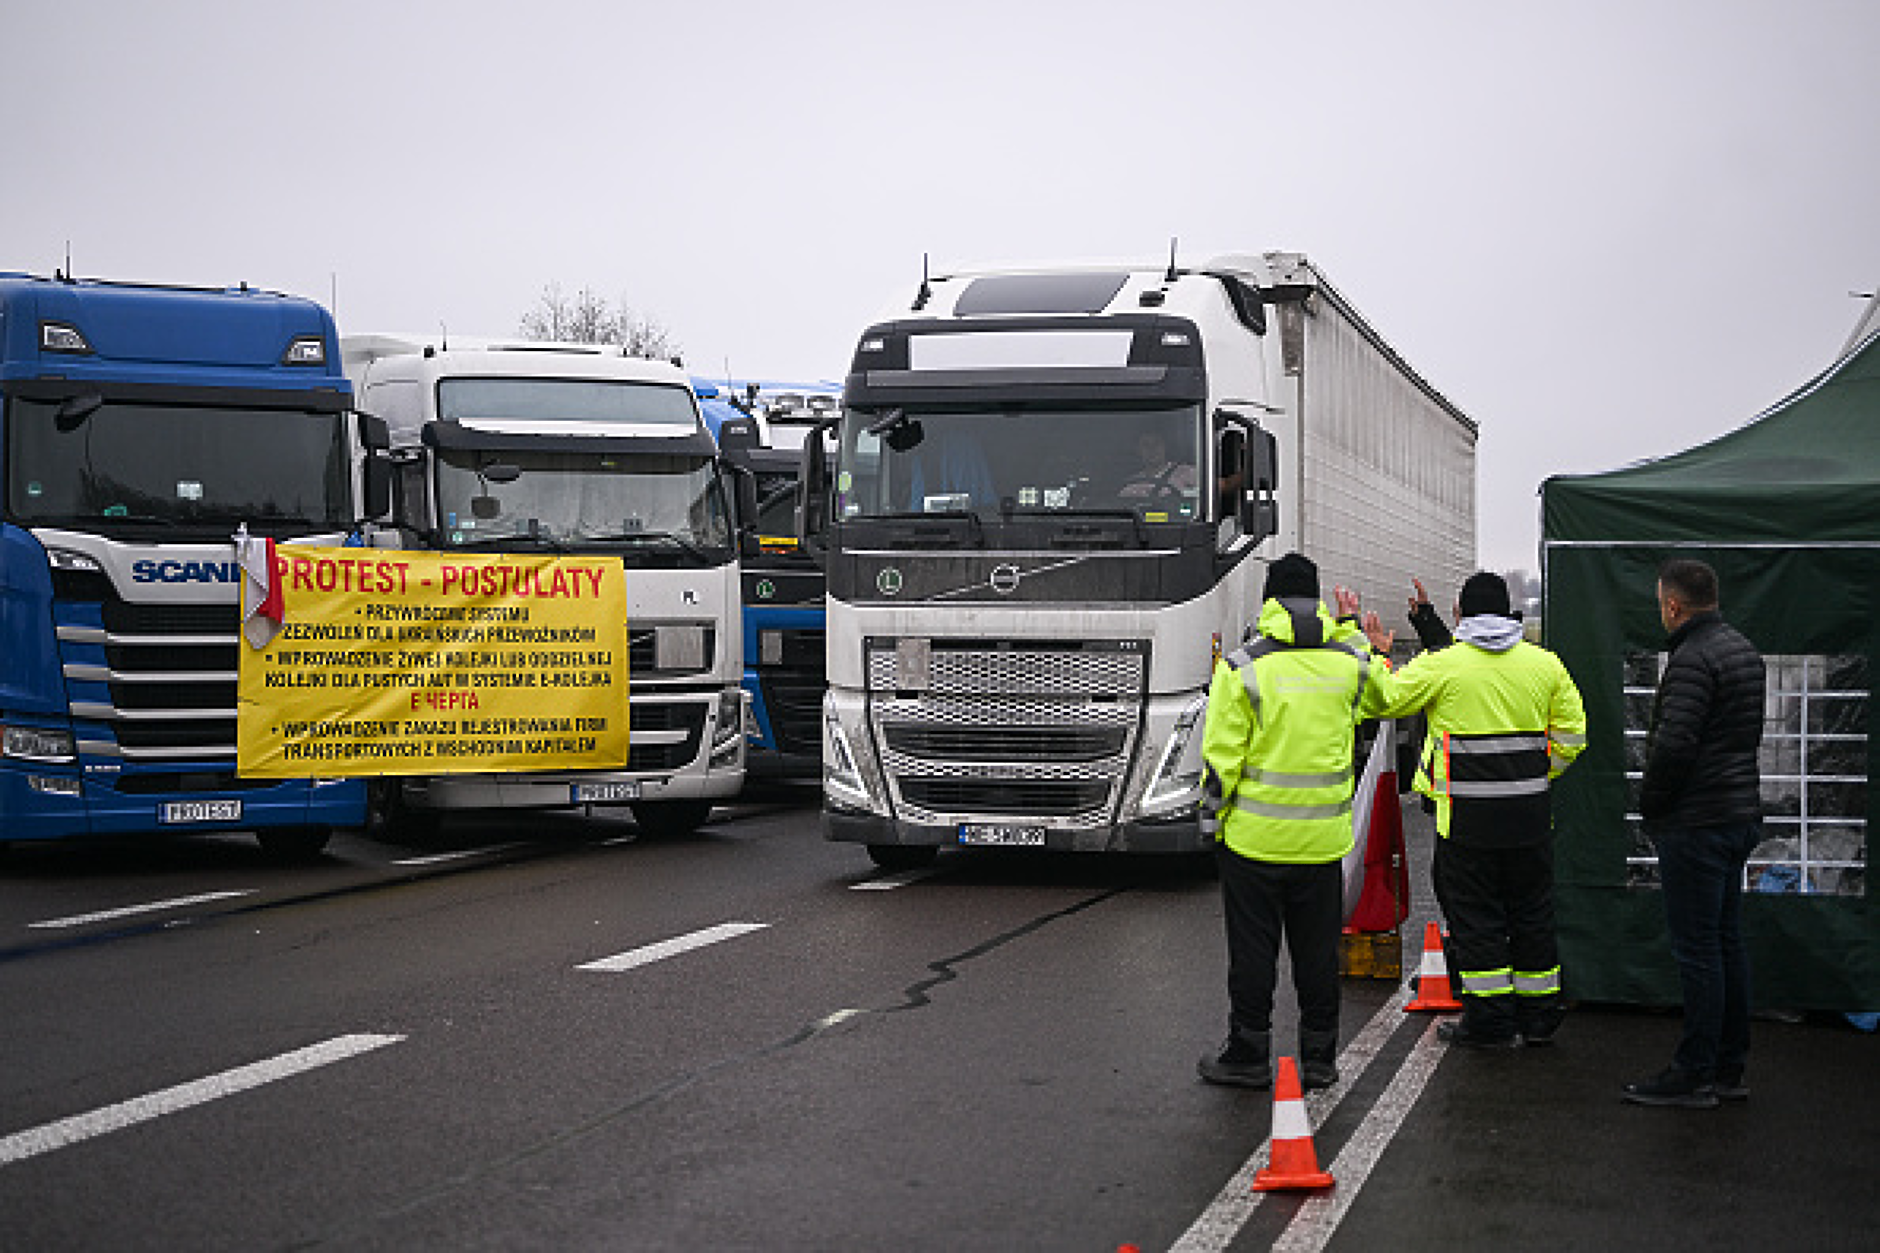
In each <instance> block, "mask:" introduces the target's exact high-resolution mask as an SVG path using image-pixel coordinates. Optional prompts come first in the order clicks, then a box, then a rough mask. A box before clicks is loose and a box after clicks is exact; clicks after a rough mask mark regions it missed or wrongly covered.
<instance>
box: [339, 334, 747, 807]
mask: <svg viewBox="0 0 1880 1253" xmlns="http://www.w3.org/2000/svg"><path fill="white" fill-rule="evenodd" d="M340 351H341V355H342V358H343V360H344V363H345V367H346V372H347V375H348V377H350V378H351V379H352V382H353V386H354V389H355V392H356V395H357V403H358V404H359V407H360V408H361V409H362V410H364V411H365V412H367V413H370V414H372V415H374V416H376V417H379V418H382V419H383V420H384V421H385V423H386V424H387V427H388V429H389V432H390V440H391V457H392V460H393V462H394V467H395V469H394V480H393V481H394V487H395V489H396V490H395V492H394V497H395V501H396V505H395V511H396V516H397V518H398V521H399V524H400V528H401V534H402V538H403V542H404V543H406V544H407V545H408V546H416V547H421V548H427V549H436V550H440V551H446V552H463V551H483V552H579V553H595V552H605V553H610V554H615V555H617V556H618V557H619V559H620V560H621V562H622V563H623V565H624V566H625V568H626V589H627V626H628V675H629V684H630V687H629V694H628V706H629V712H628V717H629V723H628V725H629V739H630V744H629V748H628V757H627V762H626V767H625V769H623V770H619V771H593V770H553V769H544V770H542V771H539V772H530V773H523V774H453V775H437V776H432V777H427V778H403V779H384V780H378V781H375V782H374V783H373V784H372V786H371V788H370V789H369V800H370V804H371V809H372V815H373V821H374V823H375V824H378V825H384V826H387V827H390V826H406V827H421V826H424V825H431V824H434V822H435V819H436V817H437V816H438V815H439V814H440V813H441V812H442V811H445V810H453V809H494V808H518V807H536V808H543V807H563V806H571V805H617V804H625V805H629V806H631V808H632V810H633V815H634V819H635V821H636V822H637V823H638V824H639V826H640V828H641V830H642V831H645V832H647V833H649V834H655V835H680V834H685V833H688V832H690V831H692V830H694V829H696V828H697V827H698V826H699V825H700V824H701V823H703V822H704V821H705V820H706V818H707V816H708V815H709V813H710V811H711V808H712V806H713V804H714V803H716V802H720V801H728V800H730V799H731V798H732V797H734V796H735V795H736V794H737V792H738V790H739V789H740V787H742V786H743V782H744V734H743V726H744V709H743V701H744V697H743V694H742V689H741V688H740V686H739V682H740V680H741V679H742V677H743V672H744V656H743V643H742V636H741V632H740V629H739V534H738V529H737V527H736V525H735V520H734V509H733V503H732V493H731V492H730V491H729V490H728V489H727V484H726V482H725V474H724V472H723V467H722V466H721V464H720V462H719V459H718V454H717V447H716V445H715V444H714V443H713V441H712V438H711V434H710V432H709V431H707V429H706V427H705V424H704V422H703V420H702V419H701V417H700V414H699V408H698V402H697V400H696V398H695V397H694V395H693V392H692V387H691V384H690V381H689V380H688V379H687V377H686V376H685V374H684V373H683V372H682V371H680V370H679V369H677V368H676V367H674V366H671V365H668V364H666V363H664V362H655V361H646V360H641V359H638V358H633V357H628V356H624V355H623V354H622V353H621V351H620V350H619V349H616V348H604V347H600V346H596V345H588V344H546V343H534V342H515V343H504V342H495V341H477V342H466V341H463V340H461V339H456V340H451V341H448V342H447V341H444V340H442V339H441V338H440V339H438V340H426V339H425V338H423V337H419V336H404V335H349V336H344V337H342V339H341V342H340Z"/></svg>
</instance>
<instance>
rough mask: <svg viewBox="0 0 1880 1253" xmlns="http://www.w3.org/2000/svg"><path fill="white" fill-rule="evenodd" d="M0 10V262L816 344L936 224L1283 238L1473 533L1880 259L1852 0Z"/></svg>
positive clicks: (1738, 393) (1113, 247)
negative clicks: (615, 311)
mask: <svg viewBox="0 0 1880 1253" xmlns="http://www.w3.org/2000/svg"><path fill="white" fill-rule="evenodd" d="M0 46H4V47H5V48H6V50H7V70H6V75H5V81H6V84H7V88H8V90H7V109H8V114H9V123H8V125H7V126H6V127H5V128H4V130H0V154H3V155H4V166H3V167H0V168H4V169H5V170H6V172H7V173H6V178H5V194H4V195H0V268H4V269H20V270H28V271H32V272H35V273H42V274H48V273H50V272H51V271H52V270H53V269H54V268H55V267H57V266H60V265H62V264H63V262H64V256H65V249H66V246H67V242H68V241H69V243H70V247H71V253H72V263H73V266H74V268H75V270H76V271H77V272H78V273H79V274H81V275H87V276H95V277H108V278H126V279H137V280H145V281H162V282H182V283H203V284H214V283H223V282H230V283H232V282H236V281H241V280H246V281H247V282H249V283H251V284H254V285H258V286H265V287H271V288H276V289H281V290H286V291H291V292H296V293H299V294H303V295H307V296H312V297H315V298H318V299H320V300H322V301H323V302H327V303H330V304H332V305H333V306H334V307H335V312H336V313H337V315H338V317H339V320H340V325H341V329H342V330H344V331H366V330H420V331H423V330H432V329H435V328H437V327H438V326H440V325H442V326H446V327H448V328H449V329H450V330H451V331H453V332H456V333H460V334H466V335H484V334H498V335H500V334H510V333H513V332H514V330H515V328H516V324H517V321H518V320H519V319H520V317H521V315H522V314H523V312H524V311H526V310H527V309H528V308H529V307H530V306H531V305H532V304H533V303H534V302H535V300H536V298H537V297H538V296H539V294H540V293H541V291H542V289H543V287H544V285H545V284H547V283H549V282H557V283H559V284H561V285H562V287H563V288H564V289H567V290H569V291H572V290H573V289H575V288H577V287H582V286H587V287H590V288H592V289H593V290H594V291H595V292H596V293H597V294H599V295H602V296H605V297H607V298H608V299H610V300H614V301H624V302H625V303H626V304H627V305H629V306H630V307H631V308H632V309H633V310H634V311H635V312H636V313H639V314H641V315H643V316H647V317H651V318H653V319H654V320H655V321H658V322H660V323H662V324H663V325H664V326H666V327H667V328H668V329H669V330H670V331H671V332H672V333H673V335H674V336H675V337H676V338H677V339H678V340H679V341H680V343H681V344H682V345H683V346H684V348H685V350H686V357H687V364H688V365H689V366H691V367H692V368H693V369H694V370H695V372H698V373H719V372H722V371H723V370H724V369H725V366H726V364H727V362H728V363H729V366H730V369H731V370H732V371H734V372H736V373H739V374H748V375H773V376H775V375H785V376H797V377H826V378H830V379H839V378H840V377H841V375H842V373H843V371H844V370H845V369H846V367H847V362H848V356H849V352H850V350H851V348H852V347H853V342H854V337H855V335H856V333H857V331H859V330H860V329H861V326H862V325H863V323H865V322H866V321H868V320H870V319H871V318H873V317H875V316H876V315H878V314H879V313H881V312H882V311H883V310H884V309H885V307H886V306H887V304H888V302H889V301H890V299H891V298H892V299H897V300H898V299H902V298H904V297H906V296H908V295H909V294H910V293H911V291H912V288H913V286H914V285H915V284H916V283H917V282H918V280H919V273H920V263H921V255H922V253H930V254H931V255H932V257H933V259H934V265H935V267H936V268H937V269H944V268H947V267H948V266H952V265H958V264H965V263H970V262H975V261H985V260H991V259H1001V258H1026V259H1054V258H1079V259H1081V258H1091V257H1098V258H1126V259H1152V258H1158V257H1161V256H1163V255H1164V254H1165V252H1166V249H1167V247H1168V242H1169V240H1170V238H1171V237H1178V238H1179V239H1180V241H1181V255H1182V257H1183V258H1184V259H1185V260H1188V261H1191V262H1199V261H1201V260H1203V259H1205V258H1206V257H1208V256H1210V255H1213V254H1216V253H1220V252H1228V251H1267V250H1272V249H1285V250H1296V251H1300V252H1304V253H1306V254H1307V255H1308V256H1310V257H1312V258H1313V259H1314V260H1315V261H1316V262H1317V263H1318V264H1319V265H1320V266H1321V267H1322V268H1323V269H1324V270H1325V272H1326V273H1327V274H1328V275H1329V276H1330V278H1331V279H1332V281H1333V282H1334V283H1336V284H1337V285H1338V286H1339V287H1340V288H1341V289H1342V290H1343V291H1344V292H1345V293H1346V294H1347V295H1348V296H1350V297H1351V298H1352V300H1353V301H1354V302H1355V303H1356V304H1357V305H1358V306H1359V308H1360V309H1361V310H1363V312H1364V313H1365V314H1366V316H1367V317H1368V318H1369V319H1370V320H1371V322H1372V323H1373V324H1374V325H1375V326H1376V327H1377V328H1378V329H1380V330H1381V331H1382V332H1383V333H1384V335H1385V336H1386V337H1387V338H1389V339H1390V340H1391V341H1392V342H1393V343H1394V344H1395V345H1396V346H1397V347H1398V349H1399V350H1400V351H1401V352H1402V353H1403V354H1404V355H1405V356H1406V357H1407V358H1408V359H1409V360H1410V361H1411V362H1412V363H1414V364H1415V365H1416V367H1417V368H1418V369H1419V370H1420V371H1421V372H1422V373H1423V374H1424V375H1425V376H1426V377H1427V378H1428V379H1430V380H1431V381H1432V382H1433V383H1434V384H1435V385H1436V386H1437V387H1438V388H1439V389H1441V390H1442V391H1443V392H1444V393H1446V394H1447V395H1448V396H1449V397H1450V398H1451V399H1452V400H1453V401H1455V402H1456V403H1457V404H1458V405H1460V406H1461V407H1462V408H1463V409H1464V410H1465V411H1466V412H1467V413H1469V414H1470V415H1471V416H1472V417H1474V418H1475V419H1476V420H1477V421H1478V422H1479V423H1480V424H1481V429H1482V436H1481V443H1480V447H1479V450H1478V451H1479V460H1478V467H1477V481H1478V489H1479V493H1478V494H1479V519H1478V528H1479V533H1480V552H1479V557H1480V560H1481V561H1482V563H1483V564H1485V565H1488V566H1491V567H1494V568H1497V569H1507V568H1512V567H1523V568H1533V567H1534V566H1535V564H1536V559H1535V547H1536V544H1537V542H1538V535H1537V531H1538V523H1537V515H1538V498H1537V496H1536V492H1537V490H1538V487H1539V484H1540V481H1541V480H1542V479H1543V478H1545V477H1546V476H1548V475H1549V474H1555V473H1563V472H1584V471H1596V470H1603V469H1608V468H1612V467H1616V466H1619V465H1623V464H1628V463H1630V462H1633V461H1636V460H1639V459H1642V458H1647V457H1654V456H1661V455H1663V454H1666V453H1669V452H1673V451H1675V450H1677V449H1679V448H1683V447H1686V446H1688V445H1690V444H1693V443H1698V442H1701V441H1703V440H1706V439H1709V438H1711V437H1713V436H1715V435H1717V434H1720V433H1722V432H1723V431H1725V430H1728V429H1730V428H1732V427H1735V426H1737V425H1740V424H1741V423H1742V422H1744V421H1746V420H1748V419H1750V418H1752V417H1754V416H1755V415H1756V414H1757V413H1758V412H1760V411H1761V410H1762V409H1764V408H1765V407H1767V406H1768V405H1769V404H1771V403H1773V402H1774V401H1776V400H1778V399H1780V398H1781V397H1782V396H1784V395H1785V394H1787V393H1788V392H1789V391H1790V390H1792V389H1793V388H1795V387H1797V386H1799V385H1800V384H1801V383H1803V382H1805V381H1806V380H1807V379H1808V378H1809V377H1811V376H1812V375H1813V374H1815V373H1816V372H1817V371H1818V370H1820V369H1821V368H1822V367H1823V366H1825V365H1827V364H1828V362H1829V361H1830V360H1831V359H1832V358H1833V357H1834V356H1835V354H1836V352H1837V351H1838V349H1839V348H1840V346H1841V344H1842V342H1843V341H1844V340H1845V339H1846V337H1847V334H1848V332H1849V331H1850V330H1851V329H1852V327H1853V325H1854V323H1855V321H1856V319H1857V318H1858V316H1859V314H1860V312H1861V309H1862V303H1861V302H1860V301H1859V300H1856V299H1854V298H1852V297H1850V295H1849V292H1850V291H1853V290H1861V291H1867V290H1871V289H1872V287H1873V286H1874V285H1875V284H1876V283H1880V233H1877V232H1876V229H1875V228H1876V224H1880V161H1876V159H1875V152H1876V151H1877V150H1880V134H1876V126H1875V118H1876V116H1880V113H1877V112H1876V109H1875V103H1874V97H1875V88H1876V82H1877V79H1880V76H1877V75H1876V71H1875V63H1874V55H1875V52H1876V50H1880V4H1876V3H1873V2H1872V0H1680V2H1675V3H1672V2H1662V3H1654V2H1652V0H1577V2H1576V3H1571V4H1532V3H1522V2H1520V0H1422V2H1420V3H1414V4H1407V3H1402V2H1401V0H1353V2H1349V3H1332V2H1329V0H1328V2H1325V3H1317V4H1313V3H1301V2H1300V0H1286V2H1284V3H1281V2H1275V0H1223V2H1220V3H1199V2H1192V0H1164V2H1163V3H1161V4H1157V5H1145V4H1143V3H1141V2H1140V0H1053V2H1042V3H1040V2H1028V0H999V2H996V3H993V2H988V0H946V2H945V3H932V4H910V3H905V2H902V3H880V2H877V3H835V2H824V0H800V2H798V3H775V2H768V0H733V2H728V3H712V2H711V0H692V2H690V3H659V4H649V3H636V2H633V0H620V2H616V3H559V2H556V0H533V2H530V3H516V2H509V3H489V2H488V0H449V2H448V3H412V4H401V3H397V0H378V2H376V3H360V2H358V0H320V2H319V3H316V4H307V5H282V4H254V3H246V2H241V0H232V2H228V3H212V2H204V0H173V2H170V3H163V4H150V3H145V2H143V0H95V2H93V3H89V4H70V5H57V4H28V3H24V2H23V0H11V2H10V3H8V4H7V5H6V7H5V10H4V13H0ZM1388 521H1389V520H1388V519H1380V524H1381V525H1385V524H1387V523H1388Z"/></svg>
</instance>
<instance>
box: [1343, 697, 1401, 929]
mask: <svg viewBox="0 0 1880 1253" xmlns="http://www.w3.org/2000/svg"><path fill="white" fill-rule="evenodd" d="M1396 730H1397V724H1396V723H1394V722H1380V723H1379V724H1378V728H1377V738H1376V739H1374V740H1373V741H1372V742H1371V755H1370V756H1369V757H1368V758H1367V759H1366V760H1365V763H1364V773H1363V774H1362V775H1360V776H1359V778H1358V786H1357V790H1356V791H1355V792H1354V793H1353V795H1352V798H1351V812H1352V817H1353V822H1352V836H1353V842H1352V849H1351V852H1350V853H1349V854H1347V855H1346V857H1345V867H1344V870H1345V926H1346V927H1347V928H1348V929H1350V930H1354V931H1395V930H1396V929H1397V926H1398V924H1399V923H1401V922H1402V921H1403V920H1404V919H1405V918H1407V917H1409V915H1410V865H1409V859H1408V857H1406V855H1405V850H1404V837H1403V805H1402V802H1401V801H1400V800H1399V799H1398V796H1397V734H1396Z"/></svg>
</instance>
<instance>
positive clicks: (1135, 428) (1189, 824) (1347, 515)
mask: <svg viewBox="0 0 1880 1253" xmlns="http://www.w3.org/2000/svg"><path fill="white" fill-rule="evenodd" d="M824 427H825V428H827V429H829V430H830V431H831V432H832V433H833V434H834V436H835V441H834V444H835V452H834V453H833V456H831V455H829V454H826V453H825V450H824V441H823V440H822V439H808V440H805V442H804V445H803V478H804V484H805V491H806V493H807V499H808V501H809V502H810V503H809V506H808V507H806V508H805V510H804V515H803V516H804V520H805V521H804V534H803V536H802V539H803V542H804V543H805V545H806V546H808V547H809V549H810V551H812V552H813V553H818V554H820V556H821V558H822V560H823V561H824V564H825V569H826V573H827V578H828V645H827V669H828V682H829V688H828V692H827V694H826V696H825V699H824V706H823V750H822V751H823V799H824V805H823V828H824V834H825V835H826V836H828V837H829V838H830V839H833V840H841V841H853V842H858V843H861V844H864V845H866V846H867V847H868V851H869V853H870V855H871V856H872V857H873V859H874V860H875V862H876V863H877V864H879V865H882V866H885V867H905V866H912V865H919V864H922V863H924V862H926V861H928V860H930V859H931V858H932V857H933V856H934V854H935V852H936V850H938V849H939V848H941V847H947V846H960V845H968V846H970V845H1006V846H1013V845H1017V846H1034V847H1042V848H1050V849H1061V850H1089V851H1101V850H1116V851H1133V852H1196V851H1201V850H1203V849H1206V848H1207V847H1208V842H1207V841H1206V839H1205V838H1204V837H1203V836H1202V834H1201V831H1200V825H1199V822H1198V810H1197V802H1198V800H1199V798H1200V794H1201V758H1200V751H1201V720H1202V717H1203V714H1204V712H1205V709H1206V700H1207V689H1208V683H1209V679H1210V676H1211V674H1212V670H1213V666H1214V662H1215V658H1216V657H1218V656H1219V655H1220V654H1222V653H1223V652H1225V651H1230V650H1231V649H1233V648H1234V647H1235V646H1236V645H1238V644H1239V643H1240V642H1241V640H1242V638H1243V637H1244V636H1245V635H1246V634H1247V633H1248V631H1249V630H1250V624H1251V621H1252V619H1253V618H1254V617H1255V616H1256V615H1257V612H1258V608H1259V592H1260V587H1261V583H1262V580H1263V577H1264V568H1265V565H1266V563H1267V562H1268V561H1270V560H1272V559H1273V558H1274V557H1277V556H1278V555H1280V554H1281V553H1284V552H1287V551H1289V550H1295V549H1296V550H1299V551H1302V552H1304V553H1306V554H1307V555H1308V556H1310V557H1312V558H1313V559H1314V560H1315V561H1317V562H1318V564H1319V567H1320V571H1321V578H1322V580H1323V581H1324V587H1325V593H1326V595H1327V596H1328V597H1329V596H1330V594H1331V588H1332V585H1333V584H1334V583H1342V584H1345V585H1347V586H1351V587H1354V588H1356V589H1357V590H1358V591H1359V592H1360V593H1361V594H1362V595H1363V596H1364V598H1365V600H1366V603H1367V605H1369V606H1373V607H1379V608H1387V607H1388V606H1390V605H1393V604H1398V603H1401V601H1400V598H1401V597H1403V596H1405V595H1406V594H1407V593H1408V591H1409V588H1410V581H1411V579H1412V578H1420V579H1422V580H1423V581H1424V582H1425V583H1426V584H1427V585H1428V586H1429V587H1430V588H1432V589H1437V590H1440V589H1444V588H1453V587H1456V586H1458V585H1459V583H1460V581H1461V580H1462V579H1463V578H1464V577H1465V576H1466V575H1467V574H1468V573H1469V571H1470V570H1471V569H1472V567H1473V560H1474V550H1475V481H1474V466H1475V442H1476V426H1475V424H1474V423H1473V422H1472V421H1470V420H1469V419H1468V418H1467V417H1466V416H1465V415H1464V414H1462V413H1461V412H1460V411H1459V410H1458V409H1457V408H1456V407H1455V406H1454V405H1452V404H1450V403H1449V402H1448V401H1447V400H1445V399H1444V398H1443V397H1442V395H1440V394H1439V393H1438V392H1437V391H1436V390H1435V389H1434V388H1433V387H1431V386H1430V385H1429V384H1428V383H1427V382H1425V381H1424V380H1423V379H1422V378H1420V377H1419V376H1418V375H1417V374H1416V373H1415V372H1414V371H1413V370H1411V369H1410V367H1409V366H1408V365H1407V364H1406V363H1405V362H1404V361H1403V359H1402V358H1401V357H1399V356H1398V355H1397V353H1396V352H1394V351H1393V350H1392V349H1391V348H1390V346H1389V345H1388V344H1387V343H1386V342H1385V341H1384V340H1383V338H1382V337H1381V336H1379V335H1378V334H1377V333H1376V332H1375V331H1374V330H1373V329H1372V328H1371V327H1370V326H1369V325H1368V324H1367V323H1366V322H1365V321H1364V319H1363V318H1361V317H1360V316H1359V315H1358V313H1357V311H1356V310H1355V309H1354V308H1353V307H1352V305H1351V304H1350V302H1349V301H1347V300H1346V299H1345V298H1344V297H1343V296H1341V295H1340V294H1339V293H1338V292H1337V291H1336V290H1335V289H1334V288H1333V287H1332V286H1331V285H1330V284H1329V283H1328V282H1326V280H1325V278H1324V276H1323V275H1322V274H1321V273H1320V272H1319V271H1318V269H1317V268H1316V267H1314V266H1313V265H1312V264H1311V263H1310V262H1309V261H1307V259H1306V258H1305V257H1303V256H1301V255H1298V254H1291V253H1267V254H1264V255H1261V256H1230V257H1222V258H1219V259H1217V260H1214V261H1211V262H1209V263H1207V264H1205V265H1203V266H1200V267H1199V268H1195V269H1188V268H1182V267H1178V266H1177V265H1176V264H1175V263H1174V262H1173V261H1170V262H1169V263H1167V264H1166V265H1154V266H1146V267H1132V266H1126V265H1119V266H1108V267H1083V268H1075V269H1071V268H1052V267H1041V268H1024V269H999V270H981V271H965V272H959V273H950V274H944V275H938V276H932V277H924V278H923V279H922V281H921V284H920V287H919V289H918V291H917V292H916V293H915V294H914V296H913V299H912V301H911V304H909V303H903V304H901V305H900V306H899V307H898V308H896V309H895V310H894V311H893V312H892V313H890V314H889V315H888V317H887V318H886V319H885V320H883V321H881V322H878V323H876V324H875V325H872V326H870V327H869V328H868V329H867V330H865V331H864V332H863V333H862V335H861V337H860V340H859V343H858V345H857V348H856V352H855V357H854V364H853V367H852V369H851V371H850V373H849V375H848V379H847V382H846V384H845V387H844V390H843V410H842V412H841V414H840V415H839V416H837V417H834V418H831V419H828V420H827V421H826V422H825V423H824Z"/></svg>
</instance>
